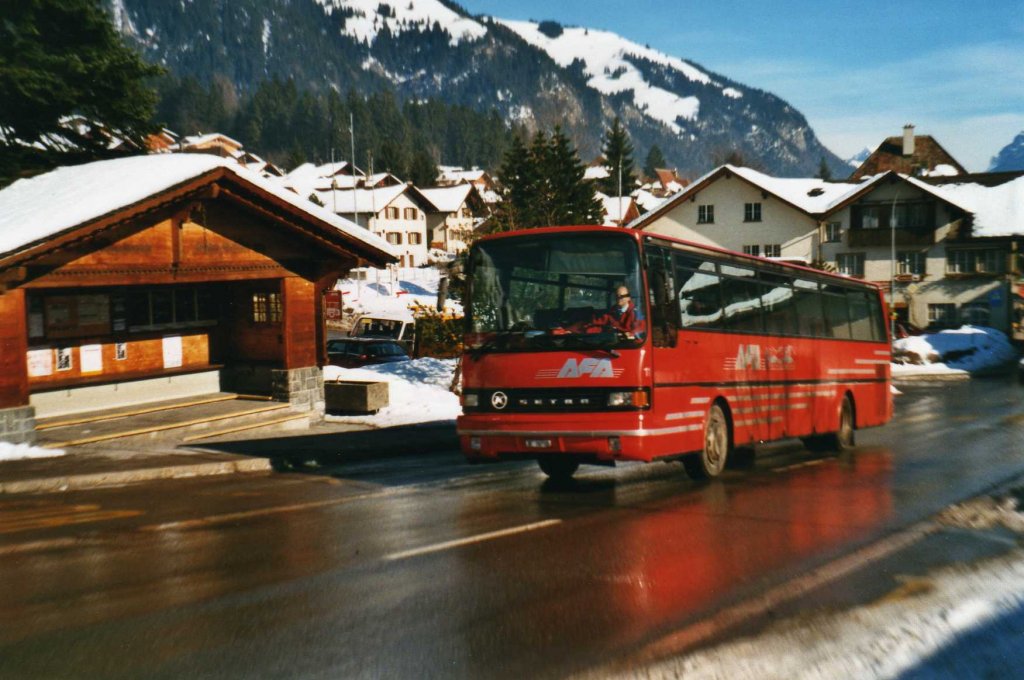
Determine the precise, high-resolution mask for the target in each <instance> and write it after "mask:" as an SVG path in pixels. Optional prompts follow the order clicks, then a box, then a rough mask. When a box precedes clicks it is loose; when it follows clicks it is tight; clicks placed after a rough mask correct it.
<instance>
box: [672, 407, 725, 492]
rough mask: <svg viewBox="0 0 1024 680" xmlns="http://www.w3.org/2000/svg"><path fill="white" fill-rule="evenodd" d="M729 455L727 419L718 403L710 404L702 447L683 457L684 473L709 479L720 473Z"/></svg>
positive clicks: (694, 477)
mask: <svg viewBox="0 0 1024 680" xmlns="http://www.w3.org/2000/svg"><path fill="white" fill-rule="evenodd" d="M728 457H729V419H728V418H726V417H725V412H724V411H723V410H722V407H721V406H719V405H718V404H712V405H711V409H710V410H709V411H708V417H707V419H706V420H705V421H704V448H703V449H701V451H700V453H693V454H690V455H689V456H686V457H685V458H683V466H684V467H685V468H686V474H688V475H690V477H692V478H693V479H711V478H713V477H717V476H718V475H720V474H722V470H724V469H725V462H726V460H727V459H728Z"/></svg>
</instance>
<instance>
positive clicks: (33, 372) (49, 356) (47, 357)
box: [28, 347, 53, 378]
mask: <svg viewBox="0 0 1024 680" xmlns="http://www.w3.org/2000/svg"><path fill="white" fill-rule="evenodd" d="M44 375H53V348H52V347H37V348H35V349H30V350H29V351H28V377H30V378H38V377H40V376H44Z"/></svg>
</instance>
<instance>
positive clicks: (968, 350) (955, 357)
mask: <svg viewBox="0 0 1024 680" xmlns="http://www.w3.org/2000/svg"><path fill="white" fill-rule="evenodd" d="M1016 357H1017V352H1016V351H1015V350H1014V348H1013V346H1012V345H1011V344H1010V341H1009V340H1008V339H1007V338H1006V335H1004V334H1003V333H1001V332H1000V331H997V330H996V329H994V328H984V327H981V326H962V327H960V328H957V329H955V330H946V331H940V332H938V333H928V334H926V335H919V336H911V337H909V338H901V339H899V340H896V341H895V342H894V343H893V361H894V365H893V375H894V376H896V377H899V376H900V375H907V374H915V373H921V370H920V369H921V368H922V367H924V368H926V369H927V372H931V373H942V372H949V373H953V372H965V371H966V372H969V373H974V372H977V371H984V370H989V369H993V368H998V367H999V366H1002V365H1003V364H1006V363H1009V362H1011V361H1013V360H1014V359H1015V358H1016ZM908 364H909V365H908Z"/></svg>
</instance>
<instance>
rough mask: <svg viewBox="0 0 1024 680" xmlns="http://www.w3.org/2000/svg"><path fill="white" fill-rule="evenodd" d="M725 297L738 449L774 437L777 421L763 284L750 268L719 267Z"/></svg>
mask: <svg viewBox="0 0 1024 680" xmlns="http://www.w3.org/2000/svg"><path fill="white" fill-rule="evenodd" d="M719 274H720V276H721V295H722V312H723V316H722V328H723V330H726V331H729V332H730V333H731V334H732V337H733V338H735V343H736V358H735V364H734V365H733V367H732V368H733V371H732V379H733V380H734V381H735V383H736V388H735V390H736V391H735V395H736V396H735V402H736V403H735V404H733V405H732V411H733V437H734V440H735V443H736V445H737V446H745V445H748V444H754V443H756V442H757V441H758V440H768V439H771V438H772V424H773V422H778V417H777V415H776V413H777V409H774V408H773V405H772V395H773V389H772V385H771V382H770V381H769V373H770V372H769V370H768V363H769V359H770V350H771V349H772V347H771V343H769V342H766V341H767V340H768V338H766V337H765V334H764V333H765V331H764V318H763V316H764V315H763V314H762V304H761V303H762V296H763V293H764V291H763V290H762V284H761V283H760V282H759V281H758V278H757V272H756V271H755V270H754V269H753V268H752V267H748V266H741V265H734V264H725V263H722V264H720V265H719Z"/></svg>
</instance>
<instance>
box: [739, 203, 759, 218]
mask: <svg viewBox="0 0 1024 680" xmlns="http://www.w3.org/2000/svg"><path fill="white" fill-rule="evenodd" d="M743 221H744V222H760V221H761V204H760V203H744V204H743Z"/></svg>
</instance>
